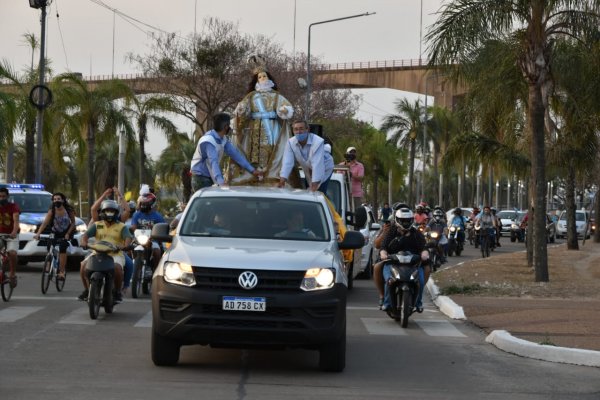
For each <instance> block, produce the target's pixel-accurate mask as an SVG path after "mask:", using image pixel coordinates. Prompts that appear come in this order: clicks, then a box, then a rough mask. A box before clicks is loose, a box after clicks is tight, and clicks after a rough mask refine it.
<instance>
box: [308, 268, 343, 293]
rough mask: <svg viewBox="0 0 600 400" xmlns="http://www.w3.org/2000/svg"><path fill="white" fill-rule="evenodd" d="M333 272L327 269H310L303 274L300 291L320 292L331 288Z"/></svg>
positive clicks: (333, 280)
mask: <svg viewBox="0 0 600 400" xmlns="http://www.w3.org/2000/svg"><path fill="white" fill-rule="evenodd" d="M334 282H335V272H334V271H333V270H331V269H329V268H311V269H309V270H307V271H306V273H305V274H304V279H302V283H301V284H300V289H302V290H304V291H307V292H309V291H312V290H322V289H329V288H331V287H333V283H334Z"/></svg>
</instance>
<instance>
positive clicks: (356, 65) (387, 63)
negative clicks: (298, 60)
mask: <svg viewBox="0 0 600 400" xmlns="http://www.w3.org/2000/svg"><path fill="white" fill-rule="evenodd" d="M427 63H428V60H425V59H422V58H417V59H411V60H384V61H359V62H344V63H335V64H318V65H317V66H316V67H315V70H326V71H335V70H345V69H346V70H347V69H374V68H402V67H425V66H427Z"/></svg>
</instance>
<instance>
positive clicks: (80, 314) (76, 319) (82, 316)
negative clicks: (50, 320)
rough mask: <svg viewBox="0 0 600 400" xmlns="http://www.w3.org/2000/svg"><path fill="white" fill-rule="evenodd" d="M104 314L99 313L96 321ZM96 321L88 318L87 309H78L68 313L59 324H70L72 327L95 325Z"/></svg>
mask: <svg viewBox="0 0 600 400" xmlns="http://www.w3.org/2000/svg"><path fill="white" fill-rule="evenodd" d="M103 318H104V314H103V313H102V312H101V313H100V315H99V316H98V319H103ZM97 321H98V320H94V319H91V318H90V314H89V310H88V308H87V307H82V308H78V309H76V310H75V311H73V312H70V313H69V314H67V315H66V316H64V317H62V318H61V319H60V320H59V321H58V323H59V324H72V325H96V322H97Z"/></svg>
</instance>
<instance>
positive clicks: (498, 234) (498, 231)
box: [490, 207, 502, 247]
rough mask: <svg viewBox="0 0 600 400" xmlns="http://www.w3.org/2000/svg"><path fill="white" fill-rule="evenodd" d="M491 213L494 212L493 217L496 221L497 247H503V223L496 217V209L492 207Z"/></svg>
mask: <svg viewBox="0 0 600 400" xmlns="http://www.w3.org/2000/svg"><path fill="white" fill-rule="evenodd" d="M490 211H491V212H492V217H494V221H495V222H496V246H497V247H502V246H501V245H500V233H501V231H502V221H501V220H500V218H498V216H497V215H496V208H494V207H491V208H490Z"/></svg>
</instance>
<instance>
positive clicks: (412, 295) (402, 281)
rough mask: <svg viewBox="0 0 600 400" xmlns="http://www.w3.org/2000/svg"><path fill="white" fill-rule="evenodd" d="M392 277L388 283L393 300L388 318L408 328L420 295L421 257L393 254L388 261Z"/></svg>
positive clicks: (388, 310)
mask: <svg viewBox="0 0 600 400" xmlns="http://www.w3.org/2000/svg"><path fill="white" fill-rule="evenodd" d="M388 261H389V262H390V263H392V265H391V271H390V272H391V276H390V278H389V279H388V281H387V282H386V285H388V290H389V293H390V298H391V303H392V304H391V306H390V307H389V308H388V309H387V310H386V312H387V314H388V316H389V317H390V318H392V319H393V320H395V321H401V325H402V327H403V328H406V327H407V326H408V317H410V315H411V314H412V313H413V312H414V311H415V306H416V302H417V296H418V294H419V290H420V287H419V276H418V273H419V265H420V263H421V257H420V256H418V255H415V254H412V253H409V252H400V253H398V254H393V255H391V256H390V257H389V260H388Z"/></svg>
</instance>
